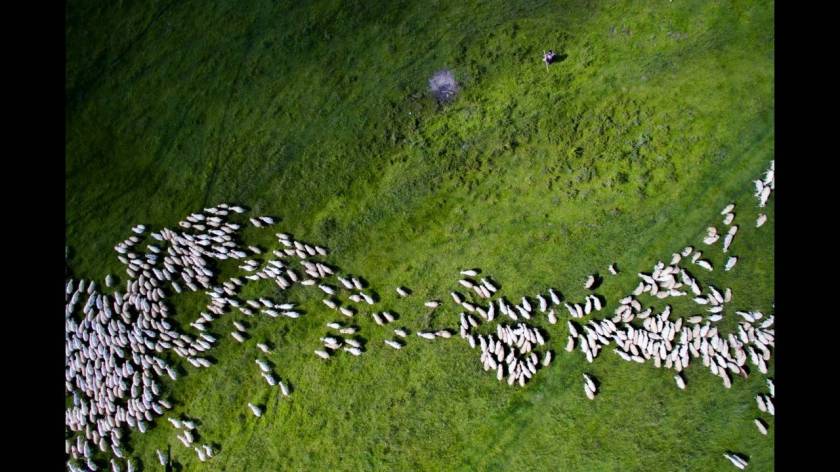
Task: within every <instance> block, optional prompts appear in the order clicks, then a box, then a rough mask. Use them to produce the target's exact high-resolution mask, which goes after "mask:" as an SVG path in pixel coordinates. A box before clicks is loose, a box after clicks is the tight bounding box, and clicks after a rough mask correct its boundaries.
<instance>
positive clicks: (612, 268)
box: [607, 262, 618, 275]
mask: <svg viewBox="0 0 840 472" xmlns="http://www.w3.org/2000/svg"><path fill="white" fill-rule="evenodd" d="M607 270H608V271H609V272H610V274H612V275H618V270H616V268H615V262H613V263H612V264H610V266H609V267H607Z"/></svg>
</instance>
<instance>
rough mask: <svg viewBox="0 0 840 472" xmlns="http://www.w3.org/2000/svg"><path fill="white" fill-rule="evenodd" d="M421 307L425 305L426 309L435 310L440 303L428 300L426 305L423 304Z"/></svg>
mask: <svg viewBox="0 0 840 472" xmlns="http://www.w3.org/2000/svg"><path fill="white" fill-rule="evenodd" d="M423 305H425V306H426V307H428V308H433V309H434V308H437V307H439V306H440V302H439V301H437V300H429V301H427V302H426V303H424V304H423Z"/></svg>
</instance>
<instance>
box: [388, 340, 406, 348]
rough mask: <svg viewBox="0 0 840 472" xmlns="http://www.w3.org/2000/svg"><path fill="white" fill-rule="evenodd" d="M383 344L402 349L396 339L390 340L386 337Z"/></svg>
mask: <svg viewBox="0 0 840 472" xmlns="http://www.w3.org/2000/svg"><path fill="white" fill-rule="evenodd" d="M385 344H387V345H388V346H390V347H392V348H394V349H402V344H400V343H399V342H398V341H394V340H391V339H386V340H385Z"/></svg>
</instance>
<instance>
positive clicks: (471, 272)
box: [461, 269, 479, 277]
mask: <svg viewBox="0 0 840 472" xmlns="http://www.w3.org/2000/svg"><path fill="white" fill-rule="evenodd" d="M478 272H479V271H478V270H477V269H465V270H462V271H461V275H466V276H467V277H475V276H476V275H478Z"/></svg>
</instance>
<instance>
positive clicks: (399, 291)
mask: <svg viewBox="0 0 840 472" xmlns="http://www.w3.org/2000/svg"><path fill="white" fill-rule="evenodd" d="M397 294H398V295H399V296H400V297H403V298H404V297H407V296H408V292H407V291H406V290H405V289H404V288H402V287H397Z"/></svg>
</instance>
